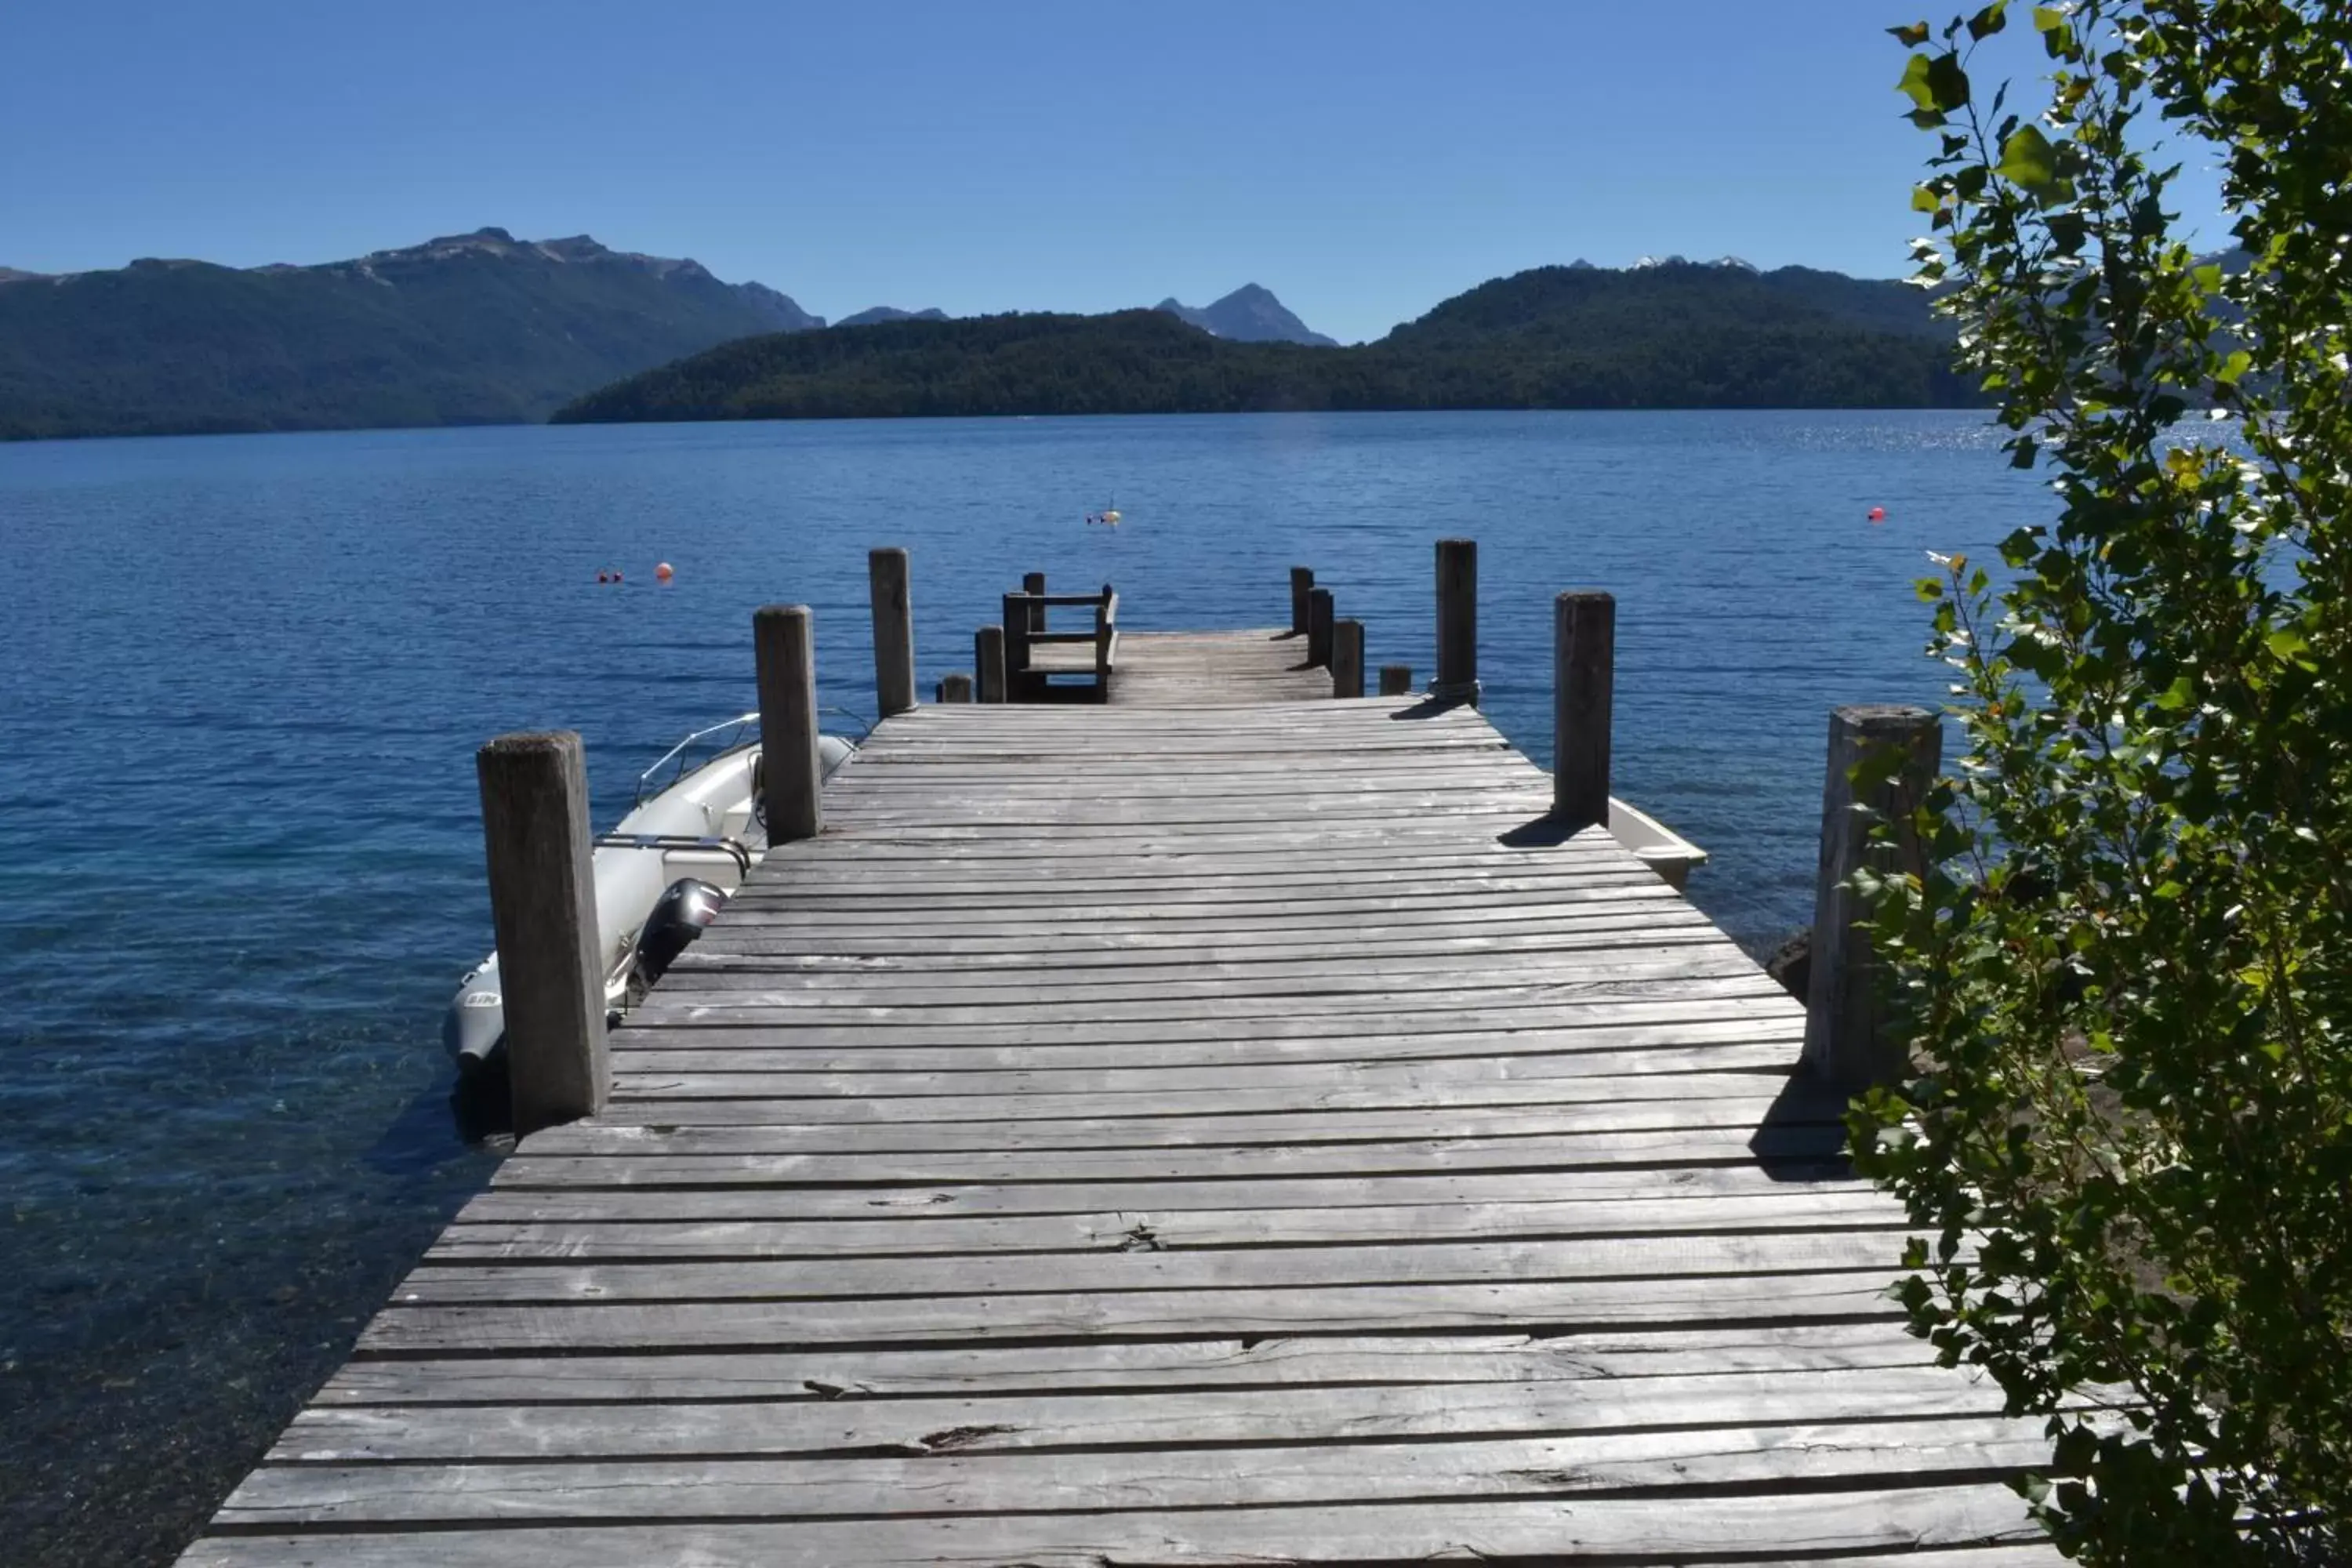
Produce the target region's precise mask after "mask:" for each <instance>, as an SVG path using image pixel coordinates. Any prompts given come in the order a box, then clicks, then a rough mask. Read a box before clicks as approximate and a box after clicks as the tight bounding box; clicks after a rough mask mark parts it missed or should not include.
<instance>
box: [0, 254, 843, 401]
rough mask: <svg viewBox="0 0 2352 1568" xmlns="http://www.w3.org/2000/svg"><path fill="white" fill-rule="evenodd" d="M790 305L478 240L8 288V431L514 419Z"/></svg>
mask: <svg viewBox="0 0 2352 1568" xmlns="http://www.w3.org/2000/svg"><path fill="white" fill-rule="evenodd" d="M822 324H823V321H822V320H821V319H820V318H818V317H815V316H813V315H811V314H809V313H808V312H807V311H805V310H802V309H801V308H800V306H799V305H797V304H796V303H794V302H793V300H792V299H791V298H790V297H789V296H787V295H784V294H780V293H778V292H777V291H776V290H775V289H770V288H767V287H766V286H764V285H762V284H758V283H722V282H720V281H719V279H716V278H714V277H712V276H711V275H710V273H709V271H707V270H706V269H705V268H702V267H700V266H698V265H697V264H696V263H694V262H692V261H680V260H674V259H671V258H667V257H657V256H640V255H636V254H634V253H632V252H628V251H618V250H611V249H607V248H606V247H604V246H602V245H599V244H597V243H596V242H595V241H594V240H593V239H590V238H589V237H586V236H584V235H583V236H578V237H573V238H570V239H551V240H540V241H530V240H518V239H516V238H515V237H513V236H512V235H510V234H509V233H507V232H506V231H505V230H504V229H499V228H485V229H478V230H476V231H475V232H474V233H472V234H463V235H452V236H448V237H444V238H439V239H434V240H428V241H427V242H425V244H423V245H417V246H411V247H406V248H404V249H398V250H380V251H376V252H374V253H373V254H372V255H368V256H362V257H360V258H356V259H354V260H351V261H337V262H330V263H327V264H325V265H323V266H316V267H294V266H288V265H284V264H279V265H274V266H268V267H258V268H229V267H217V266H214V265H212V264H211V263H208V262H203V261H163V260H145V261H134V262H132V263H131V265H130V266H128V267H124V268H118V269H114V270H111V271H103V272H78V273H68V274H64V275H60V276H57V277H37V276H30V275H18V276H14V277H11V278H9V279H6V280H5V281H0V437H39V436H90V435H146V434H161V433H166V432H186V431H227V430H308V429H336V428H349V427H352V426H396V425H483V424H510V423H517V422H523V421H530V420H538V419H544V418H545V417H546V416H548V414H549V413H550V412H551V411H552V410H553V409H554V408H555V407H556V406H558V405H561V404H562V403H563V402H564V401H565V400H566V399H569V398H572V397H576V396H578V395H580V394H581V393H582V392H583V391H585V390H587V389H588V388H590V387H593V386H597V385H601V384H604V383H605V382H609V381H611V380H613V379H614V378H615V377H617V376H624V375H627V374H631V373H633V372H635V371H640V370H644V369H646V368H647V367H649V366H652V365H657V364H661V363H665V362H667V361H669V360H673V359H676V358H677V357H678V356H679V355H680V354H688V353H694V352H696V351H697V350H699V349H706V348H709V346H711V345H712V344H713V343H719V342H726V341H727V340H729V339H730V338H739V337H742V336H744V335H746V334H748V333H755V332H772V331H802V330H805V329H807V328H811V327H815V326H821V325H822Z"/></svg>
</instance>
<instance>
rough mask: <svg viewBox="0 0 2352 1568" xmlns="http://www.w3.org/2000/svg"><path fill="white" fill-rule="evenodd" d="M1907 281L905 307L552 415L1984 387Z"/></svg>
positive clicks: (1661, 400)
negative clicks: (1392, 323) (1290, 329)
mask: <svg viewBox="0 0 2352 1568" xmlns="http://www.w3.org/2000/svg"><path fill="white" fill-rule="evenodd" d="M1949 358H1950V346H1949V342H1948V338H1947V337H1946V336H1945V335H1944V334H1943V332H1942V331H1941V330H1940V328H1939V327H1938V325H1937V321H1936V320H1935V318H1934V317H1933V316H1932V315H1930V313H1929V311H1928V309H1927V300H1925V299H1924V298H1923V297H1921V296H1920V295H1919V294H1918V292H1917V291H1916V290H1914V289H1908V288H1906V287H1905V286H1904V285H1901V284H1897V283H1891V282H1873V281H1864V280H1858V279H1851V278H1846V277H1843V276H1842V275H1840V274H1837V273H1828V272H1815V271H1811V270H1808V269H1805V268H1783V269H1782V270H1780V271H1778V272H1772V273H1761V274H1759V273H1753V272H1749V271H1748V270H1746V269H1745V268H1736V267H1723V266H1702V265H1693V264H1689V263H1669V264H1666V265H1663V266H1656V267H1649V268H1639V269H1636V270H1633V271H1624V272H1618V271H1608V270H1603V269H1601V268H1568V267H1550V268H1538V269H1536V270H1534V271H1530V272H1522V273H1519V274H1517V275H1516V276H1514V277H1510V278H1504V279H1496V280H1495V281H1493V282H1490V283H1486V284H1483V285H1481V286H1480V287H1478V288H1476V289H1471V290H1470V291H1468V292H1467V293H1465V294H1461V295H1458V296H1456V297H1455V298H1454V299H1452V300H1446V301H1445V302H1444V304H1442V305H1439V306H1438V307H1437V308H1436V309H1435V310H1432V311H1430V312H1429V313H1428V314H1427V315H1425V316H1423V317H1422V318H1421V319H1420V320H1418V321H1412V322H1408V323H1407V324H1405V325H1403V326H1401V327H1399V328H1397V329H1396V330H1395V331H1392V332H1391V333H1390V334H1389V335H1388V336H1387V337H1386V338H1384V339H1381V341H1380V342H1374V343H1368V344H1364V345H1362V346H1360V347H1355V348H1313V347H1307V346H1305V345H1300V344H1293V343H1244V342H1230V341H1227V340H1223V339H1219V338H1214V337H1211V336H1210V335H1209V334H1207V333H1205V332H1202V331H1199V330H1197V329H1195V328H1192V327H1190V326H1187V325H1186V324H1185V323H1183V322H1182V321H1178V320H1176V319H1175V318H1174V317H1172V316H1169V315H1165V314H1162V313H1160V312H1157V311H1151V310H1125V311H1119V312H1117V313H1114V314H1110V315H1104V316H1070V315H1046V314H1035V315H1005V316H986V317H978V318H971V319H966V320H961V321H894V322H888V323H885V324H881V325H877V326H870V327H858V328H851V329H847V330H835V331H826V332H822V333H784V334H773V335H769V336H764V337H759V338H752V339H749V340H746V341H744V342H732V343H726V344H722V345H721V346H719V347H718V348H715V349H712V350H709V351H708V352H706V353H700V354H697V355H694V356H693V357H691V358H688V359H685V360H681V361H680V362H678V363H676V364H670V365H665V366H663V367H662V368H660V369H658V370H654V371H649V372H646V374H642V375H637V376H633V377H631V378H629V379H627V380H625V381H623V382H620V383H619V384H615V385H613V386H609V387H606V388H604V390H603V391H600V392H596V393H592V394H591V395H588V396H586V397H583V398H581V399H580V400H578V401H577V402H574V403H572V404H571V405H568V406H566V407H565V408H563V409H562V411H561V412H559V413H558V414H557V415H556V416H555V417H556V418H557V420H558V421H560V422H571V423H597V422H614V421H633V420H680V419H796V418H867V417H883V416H921V415H1009V414H1177V413H1245V412H1257V411H1269V410H1286V409H1290V410H1307V409H1439V408H1766V407H1781V408H1806V407H1811V408H1832V407H1837V408H1849V407H1861V408H1875V407H1922V406H1958V405H1969V404H1973V403H1975V402H1977V401H1979V399H1978V397H1977V395H1975V393H1974V392H1973V390H1972V389H1971V388H1970V387H1969V385H1968V384H1966V383H1964V382H1963V381H1961V380H1960V379H1959V378H1958V377H1957V376H1955V375H1954V374H1952V372H1951V370H1950V367H1949V363H1948V362H1949Z"/></svg>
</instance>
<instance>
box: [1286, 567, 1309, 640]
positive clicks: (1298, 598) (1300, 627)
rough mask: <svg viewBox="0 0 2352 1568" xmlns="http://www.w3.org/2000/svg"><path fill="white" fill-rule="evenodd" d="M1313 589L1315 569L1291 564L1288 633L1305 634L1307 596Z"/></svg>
mask: <svg viewBox="0 0 2352 1568" xmlns="http://www.w3.org/2000/svg"><path fill="white" fill-rule="evenodd" d="M1314 591H1315V569H1314V568H1313V567H1312V566H1293V567H1292V568H1291V569H1290V635H1291V636H1292V637H1305V636H1306V635H1307V595H1309V594H1312V593H1313V592H1314Z"/></svg>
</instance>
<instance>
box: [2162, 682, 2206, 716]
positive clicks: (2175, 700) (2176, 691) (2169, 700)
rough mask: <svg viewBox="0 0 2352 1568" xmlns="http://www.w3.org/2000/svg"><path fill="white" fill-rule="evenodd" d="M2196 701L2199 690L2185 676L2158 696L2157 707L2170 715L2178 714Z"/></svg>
mask: <svg viewBox="0 0 2352 1568" xmlns="http://www.w3.org/2000/svg"><path fill="white" fill-rule="evenodd" d="M2196 700H2197V688H2196V686H2195V684H2194V683H2193V682H2191V681H2190V680H2189V678H2188V677H2187V676H2185V675H2184V676H2181V677H2180V678H2179V679H2177V680H2175V681H2174V682H2173V683H2172V684H2171V685H2169V686H2168V687H2166V688H2165V689H2163V691H2161V692H2159V693H2158V695H2157V699H2156V705H2157V706H2158V708H2161V709H2163V710H2165V711H2166V712H2168V713H2178V712H2179V711H2180V710H2182V709H2183V708H2186V707H2188V706H2189V704H2190V703H2192V702H2194V701H2196Z"/></svg>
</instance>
